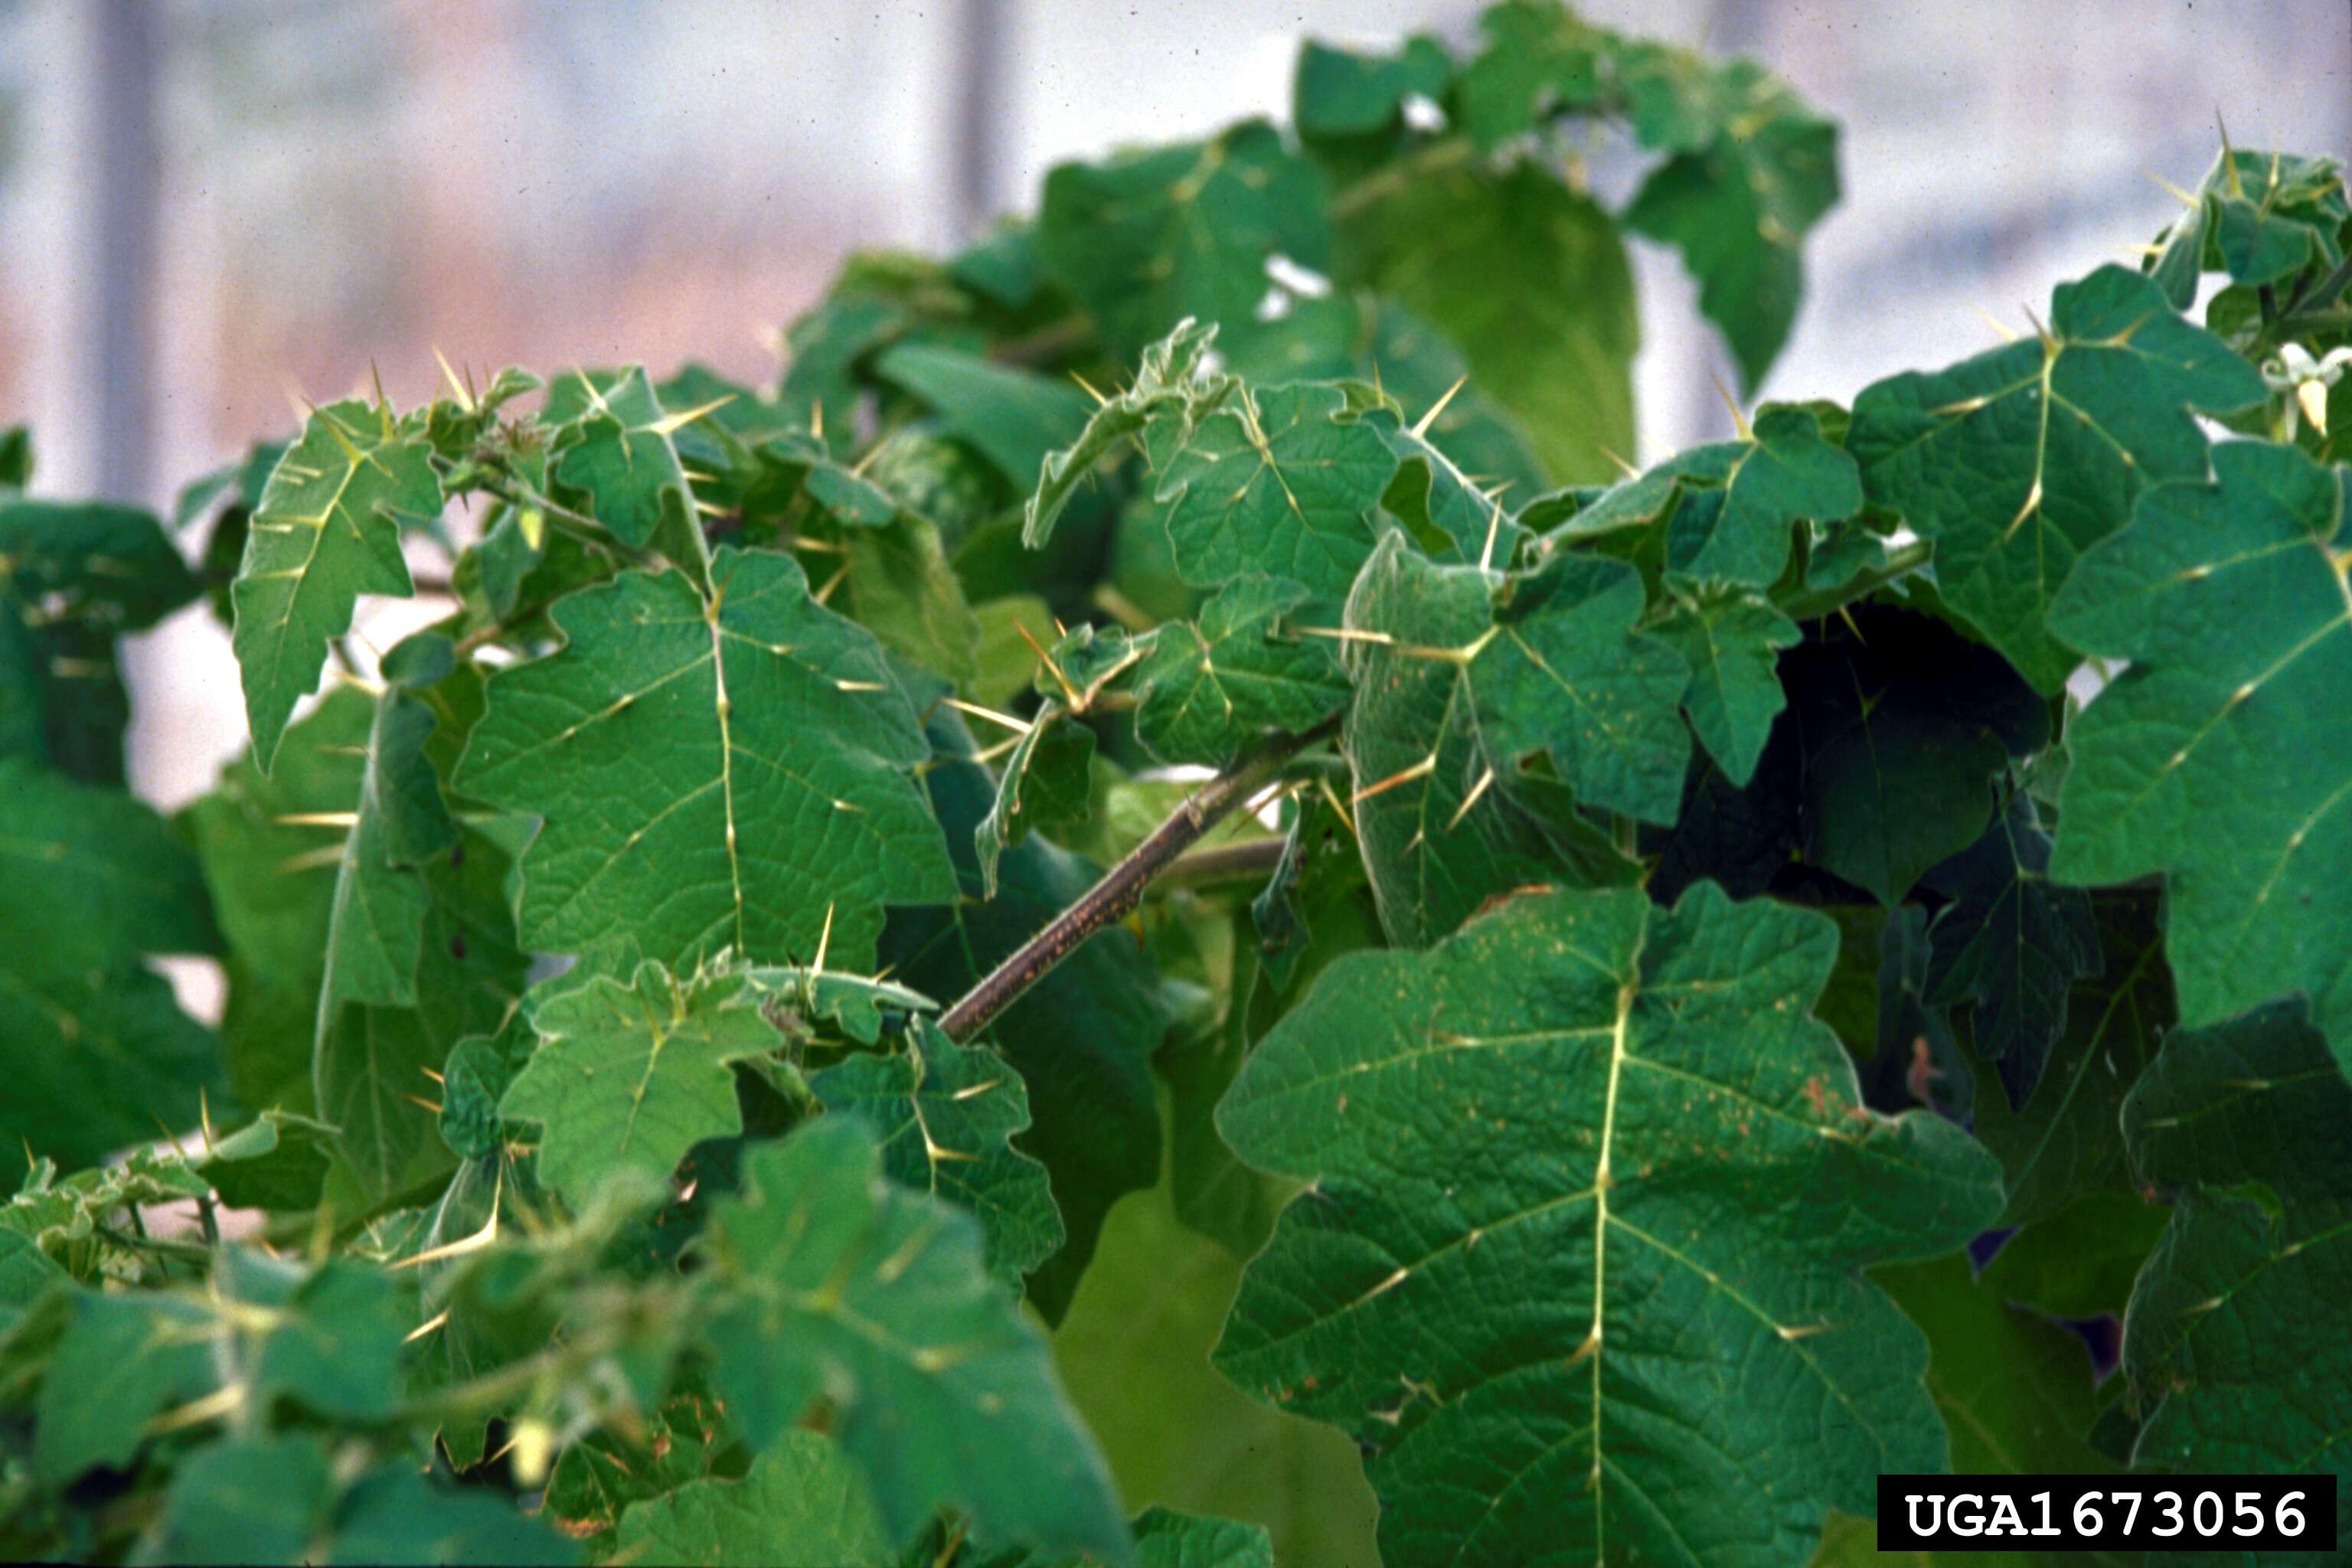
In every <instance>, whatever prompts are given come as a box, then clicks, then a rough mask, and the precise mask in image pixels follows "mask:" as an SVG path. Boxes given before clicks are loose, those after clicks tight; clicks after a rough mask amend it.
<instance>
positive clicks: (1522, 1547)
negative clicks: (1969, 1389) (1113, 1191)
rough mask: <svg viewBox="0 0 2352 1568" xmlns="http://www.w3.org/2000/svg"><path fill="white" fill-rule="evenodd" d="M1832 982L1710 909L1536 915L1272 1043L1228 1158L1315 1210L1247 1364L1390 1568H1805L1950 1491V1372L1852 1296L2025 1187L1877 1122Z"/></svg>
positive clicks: (1252, 1074)
mask: <svg viewBox="0 0 2352 1568" xmlns="http://www.w3.org/2000/svg"><path fill="white" fill-rule="evenodd" d="M1835 949H1836V936H1835V932H1834V930H1833V928H1832V926H1831V925H1830V923H1829V922H1828V921H1824V920H1822V919H1821V918H1820V917H1819V916H1817V915H1814V914H1811V913H1810V912H1808V911H1804V910H1794V909H1790V908H1787V907H1783V906H1779V905H1774V904H1769V903H1752V904H1746V905H1734V904H1733V903H1731V902H1730V901H1729V900H1727V899H1726V898H1725V897H1724V896H1723V894H1722V893H1721V892H1720V891H1719V890H1717V889H1713V888H1708V887H1700V888H1696V889H1692V890H1691V891H1690V892H1689V893H1688V894H1686V895H1685V897H1684V899H1683V900H1682V902H1681V903H1680V904H1679V905H1678V906H1677V907H1676V908H1675V910H1672V911H1671V912H1669V911H1666V910H1654V909H1653V908H1652V907H1651V906H1650V904H1649V901H1648V900H1647V898H1646V897H1644V896H1643V894H1642V893H1640V892H1638V891H1635V890H1631V889H1627V890H1621V891H1611V892H1590V893H1558V894H1551V895H1546V896H1540V897H1528V898H1522V899H1517V900H1512V901H1510V902H1509V903H1507V904H1505V905H1504V906H1503V907H1502V908H1501V909H1500V910H1498V911H1496V913H1494V914H1492V915H1490V916H1488V917H1487V918H1486V919H1484V920H1481V921H1475V922H1474V923H1472V924H1471V925H1470V926H1468V927H1467V928H1465V930H1464V931H1462V932H1461V933H1459V934H1458V935H1456V936H1455V937H1454V938H1453V939H1452V940H1450V941H1448V942H1444V943H1443V944H1441V945H1440V946H1439V947H1438V948H1436V949H1435V950H1434V951H1433V952H1427V953H1410V952H1380V953H1365V954H1360V955H1354V956H1351V957H1349V958H1345V959H1342V960H1341V961H1340V962H1339V963H1336V964H1334V965H1333V966H1332V968H1331V970H1330V971H1329V972H1328V973H1326V974H1325V975H1324V977H1323V978H1322V980H1321V981H1320V982H1319V983H1318V984H1317V986H1316V988H1315V991H1314V992H1313V994H1311V995H1310V996H1309V997H1308V999H1307V1003H1306V1004H1305V1005H1303V1006H1302V1007H1301V1008H1300V1009H1299V1011H1298V1012H1297V1013H1296V1014H1294V1015H1292V1016H1290V1017H1288V1018H1286V1019H1285V1020H1284V1022H1283V1023H1282V1024H1281V1025H1280V1026H1277V1027H1276V1029H1275V1031H1274V1032H1273V1033H1272V1034H1270V1035H1268V1036H1267V1037H1266V1038H1265V1040H1264V1041H1262V1042H1261V1043H1260V1045H1259V1047H1258V1048H1257V1052H1256V1054H1255V1056H1254V1057H1252V1058H1251V1059H1250V1063H1249V1066H1248V1067H1247V1068H1245V1069H1244V1072H1243V1074H1242V1077H1241V1079H1240V1080H1239V1082H1238V1083H1236V1085H1235V1086H1234V1091H1233V1093H1232V1094H1231V1095H1230V1096H1229V1097H1228V1098H1227V1100H1226V1101H1225V1104H1224V1107H1223V1113H1222V1115H1221V1116H1220V1118H1219V1121H1220V1124H1221V1126H1222V1127H1223V1131H1224V1132H1225V1135H1226V1137H1227V1139H1228V1140H1229V1141H1230V1142H1232V1143H1233V1144H1234V1148H1235V1149H1236V1150H1237V1151H1238V1152H1240V1153H1241V1155H1242V1157H1243V1158H1244V1159H1246V1160H1248V1161H1250V1162H1251V1163H1255V1164H1257V1165H1259V1166H1261V1167H1263V1168H1266V1169H1271V1170H1276V1171H1281V1172H1284V1173H1289V1174H1293V1175H1297V1176H1301V1177H1306V1178H1310V1179H1312V1180H1313V1182H1314V1183H1315V1188H1314V1195H1313V1196H1310V1197H1305V1198H1301V1199H1299V1200H1298V1201H1297V1202H1295V1203H1293V1204H1292V1205H1291V1206H1290V1207H1289V1208H1288V1209H1287V1210H1286V1211H1285V1213H1284V1215H1283V1217H1282V1221H1281V1223H1280V1224H1279V1225H1278V1226H1276V1232H1275V1238H1274V1240H1273V1241H1272V1242H1271V1243H1269V1244H1268V1247H1267V1248H1266V1250H1265V1253H1264V1254H1262V1255H1261V1256H1260V1257H1259V1258H1258V1259H1257V1261H1256V1262H1255V1263H1254V1264H1253V1265H1252V1266H1251V1268H1250V1271H1249V1273H1248V1275H1247V1276H1246V1277H1245V1278H1244V1281H1243V1287H1242V1295H1241V1299H1240V1300H1239V1301H1238V1302H1237V1303H1236V1305H1235V1307H1234V1317H1233V1321H1232V1322H1231V1323H1230V1324H1228V1326H1227V1328H1226V1331H1225V1337H1224V1341H1223V1343H1222V1344H1221V1345H1220V1346H1219V1348H1218V1354H1217V1361H1218V1364H1219V1365H1220V1367H1222V1368H1223V1370H1224V1371H1225V1372H1226V1373H1227V1374H1228V1375H1229V1376H1232V1377H1234V1379H1235V1380H1236V1381H1238V1382H1240V1383H1241V1384H1243V1385H1244V1387H1246V1388H1249V1389H1251V1390H1253V1391H1255V1392H1256V1393H1257V1394H1258V1395H1259V1397H1261V1398H1264V1399H1267V1400H1270V1401H1274V1402H1276V1403H1279V1404H1281V1405H1284V1406H1285V1407H1286V1408H1290V1409H1295V1410H1297V1411H1298V1412H1300V1413H1301V1414H1305V1415H1312V1416H1314V1417H1316V1418H1317V1419H1319V1420H1324V1421H1328V1422H1330V1423H1332V1424H1333V1425H1336V1426H1340V1427H1341V1428H1343V1429H1344V1430H1346V1431H1348V1432H1349V1434H1350V1435H1351V1436H1354V1437H1355V1438H1356V1439H1357V1440H1358V1441H1359V1442H1360V1443H1361V1444H1363V1445H1364V1446H1365V1447H1367V1449H1368V1450H1369V1451H1370V1453H1371V1455H1372V1458H1371V1459H1370V1465H1369V1469H1370V1475H1371V1479H1372V1486H1373V1489H1374V1490H1375V1491H1376V1492H1378V1493H1379V1494H1380V1495H1381V1510H1382V1511H1381V1555H1382V1558H1383V1560H1384V1561H1386V1562H1387V1563H1390V1564H1391V1568H1412V1565H1413V1564H1416V1563H1437V1562H1455V1561H1459V1560H1460V1559H1461V1557H1462V1556H1463V1555H1465V1554H1473V1555H1476V1556H1478V1557H1479V1558H1481V1559H1482V1560H1488V1559H1491V1560H1496V1561H1536V1560H1540V1559H1542V1558H1544V1557H1546V1556H1549V1555H1557V1554H1558V1553H1559V1552H1560V1551H1561V1550H1562V1549H1563V1548H1562V1542H1565V1541H1577V1542H1585V1543H1589V1545H1590V1548H1591V1552H1592V1554H1593V1556H1594V1558H1595V1559H1596V1560H1599V1559H1602V1558H1609V1559H1612V1560H1613V1559H1614V1558H1618V1557H1624V1558H1632V1557H1635V1556H1639V1557H1643V1558H1649V1557H1653V1556H1654V1557H1659V1558H1664V1559H1666V1560H1669V1561H1675V1562H1691V1563H1701V1562H1717V1561H1725V1560H1728V1559H1730V1558H1733V1557H1737V1556H1740V1555H1743V1554H1744V1555H1752V1556H1754V1557H1756V1558H1758V1559H1759V1560H1776V1559H1788V1558H1793V1557H1796V1556H1799V1555H1801V1554H1802V1553H1803V1552H1805V1551H1807V1550H1809V1549H1810V1547H1811V1543H1812V1541H1813V1538H1814V1535H1815V1534H1816V1532H1817V1531H1819V1529H1820V1525H1821V1519H1822V1513H1823V1512H1824V1511H1825V1510H1827V1509H1828V1508H1830V1507H1832V1506H1843V1508H1845V1509H1846V1510H1848V1511H1853V1512H1862V1511H1867V1510H1869V1509H1870V1508H1871V1507H1872V1506H1873V1505H1874V1481H1875V1478H1876V1476H1877V1474H1878V1473H1879V1472H1880V1471H1881V1470H1933V1469H1940V1468H1942V1466H1943V1463H1944V1460H1945V1458H1946V1447H1945V1438H1944V1432H1943V1428H1942V1426H1941V1424H1940V1423H1939V1422H1938V1420H1937V1415H1936V1412H1935V1410H1934V1407H1933V1406H1932V1405H1930V1403H1929V1400H1928V1395H1927V1389H1926V1388H1925V1387H1924V1386H1923V1385H1922V1384H1921V1382H1920V1376H1921V1373H1922V1372H1923V1371H1924V1370H1925V1365H1926V1360H1927V1357H1926V1346H1925V1344H1924V1342H1922V1340H1921V1339H1920V1337H1919V1336H1918V1334H1917V1333H1916V1331H1914V1330H1912V1329H1910V1328H1909V1327H1908V1326H1907V1325H1906V1323H1905V1322H1904V1321H1903V1319H1902V1317H1901V1315H1900V1314H1899V1313H1898V1312H1897V1311H1896V1310H1895V1307H1894V1305H1893V1304H1892V1303H1891V1302H1889V1301H1888V1300H1886V1298H1885V1296H1883V1295H1881V1294H1880V1293H1879V1292H1878V1291H1877V1290H1876V1289H1874V1288H1873V1287H1871V1286H1868V1285H1866V1284H1865V1283H1864V1281H1863V1279H1861V1276H1860V1273H1859V1271H1860V1269H1861V1268H1863V1267H1864V1266H1865V1265H1868V1264H1873V1263H1879V1262H1893V1261H1899V1260H1902V1259H1904V1258H1925V1257H1931V1256H1934V1255H1936V1254H1937V1253H1940V1252H1943V1251H1946V1250H1948V1249H1950V1248H1952V1247H1958V1245H1959V1244H1960V1243H1961V1242H1962V1241H1964V1240H1966V1239H1967V1238H1968V1237H1969V1236H1970V1235H1972V1234H1973V1233H1974V1232H1975V1231H1976V1230H1978V1229H1979V1228H1980V1227H1981V1226H1984V1225H1985V1224H1986V1223H1988V1222H1989V1221H1990V1219H1991V1217H1992V1215H1994V1213H1996V1212H1997V1210H1998V1209H1999V1206H2000V1184H1999V1176H1998V1171H1997V1168H1996V1167H1995V1166H1994V1164H1993V1163H1992V1161H1991V1160H1990V1158H1989V1157H1987V1156H1986V1155H1984V1154H1983V1153H1982V1152H1980V1151H1979V1150H1977V1149H1976V1148H1975V1146H1974V1145H1973V1144H1972V1143H1971V1142H1969V1139H1968V1138H1967V1137H1966V1135H1965V1134H1963V1133H1962V1132H1961V1131H1959V1130H1958V1128H1956V1127H1954V1126H1952V1125H1950V1124H1949V1123H1948V1122H1945V1121H1941V1120H1939V1119H1937V1118H1935V1117H1932V1116H1927V1115H1921V1114H1916V1113H1915V1114H1913V1115H1909V1116H1906V1117H1902V1118H1900V1119H1896V1120H1893V1121H1889V1120H1886V1119H1884V1118H1881V1117H1879V1116H1877V1115H1875V1114H1874V1113H1871V1112H1869V1111H1866V1110H1864V1109H1862V1107H1860V1106H1859V1105H1858V1104H1857V1103H1855V1099H1854V1096H1855V1085H1854V1080H1853V1069H1852V1068H1851V1067H1850V1066H1849V1064H1848V1061H1847V1058H1846V1056H1845V1052H1844V1050H1843V1047H1840V1046H1839V1044H1838V1043H1837V1040H1836V1039H1835V1037H1833V1036H1832V1035H1831V1033H1830V1032H1829V1031H1828V1029H1826V1028H1825V1027H1823V1026H1821V1025H1820V1024H1819V1023H1817V1022H1815V1021H1814V1020H1813V1019H1812V1018H1811V1016H1810V1009H1811V1004H1812V1001H1813V999H1814V997H1815V995H1816V994H1818V993H1819V992H1820V990H1821V987H1822V983H1823V982H1824V980H1826V978H1827V977H1828V975H1829V973H1830V968H1831V963H1832V957H1833V955H1834V952H1835ZM1669 1496H1671V1497H1672V1498H1673V1499H1675V1503H1674V1504H1673V1505H1672V1507H1671V1508H1670V1509H1668V1508H1666V1507H1665V1506H1664V1505H1663V1504H1662V1503H1661V1501H1660V1500H1662V1499H1664V1498H1666V1497H1669ZM1578 1550H1579V1551H1580V1552H1581V1551H1582V1550H1583V1547H1581V1546H1580V1547H1579V1548H1578Z"/></svg>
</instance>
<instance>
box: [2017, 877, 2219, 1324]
mask: <svg viewBox="0 0 2352 1568" xmlns="http://www.w3.org/2000/svg"><path fill="white" fill-rule="evenodd" d="M2094 918H2095V921H2096V922H2097V938H2098V951H2099V952H2100V953H2101V954H2102V955H2103V959H2104V963H2103V971H2102V973H2099V974H2098V975H2097V976H2096V977H2095V978H2094V979H2091V980H2088V981H2086V982H2084V983H2083V984H2078V985H2076V986H2075V987H2074V991H2073V992H2072V994H2071V995H2070V997H2069V999H2068V1005H2067V1010H2066V1020H2065V1023H2066V1026H2065V1032H2064V1033H2063V1034H2062V1035H2061V1036H2060V1037H2058V1042H2057V1046H2056V1048H2055V1049H2053V1051H2052V1052H2051V1055H2050V1061H2049V1066H2048V1068H2046V1070H2045V1071H2044V1073H2043V1079H2044V1082H2043V1083H2042V1088H2041V1089H2040V1090H2039V1091H2038V1092H2037V1093H2036V1094H2035V1095H2034V1097H2033V1098H2032V1100H2029V1101H2027V1102H2026V1103H2025V1104H2024V1105H2023V1106H2022V1107H2020V1108H2017V1109H2014V1110H2012V1109H2011V1106H2010V1103H2009V1101H2008V1100H2007V1099H2006V1098H2005V1097H2003V1096H2000V1095H1993V1094H1986V1095H1983V1096H1980V1097H1979V1099H1978V1100H1977V1106H1976V1134H1977V1137H1978V1139H1979V1141H1980V1142H1982V1143H1983V1144H1984V1146H1985V1147H1986V1148H1988V1149H1990V1150H1991V1151H1992V1152H1993V1153H1994V1154H1995V1155H1997V1156H1998V1157H1999V1158H2000V1163H2001V1170H2002V1173H2003V1174H2004V1176H2005V1178H2006V1184H2007V1185H2008V1188H2009V1207H2008V1209H2007V1210H2006V1211H2005V1212H2004V1213H2003V1214H2002V1215H2001V1223H2002V1224H2003V1225H2030V1224H2031V1223H2032V1222H2033V1221H2036V1220H2041V1219H2046V1218H2049V1217H2051V1216H2053V1215H2057V1214H2058V1213H2059V1212H2060V1211H2061V1210H2063V1209H2065V1208H2066V1207H2067V1206H2068V1205H2071V1204H2074V1202H2075V1201H2076V1200H2078V1199H2080V1198H2082V1197H2084V1196H2085V1195H2086V1194H2094V1193H2097V1192H2101V1191H2105V1190H2106V1189H2108V1188H2110V1187H2116V1186H2120V1185H2121V1184H2122V1182H2123V1173H2124V1145H2123V1134H2122V1132H2121V1131H2120V1129H2121V1126H2122V1123H2121V1121H2120V1115H2121V1111H2122V1109H2123V1102H2124V1096H2125V1095H2126V1094H2127V1093H2129V1092H2130V1090H2131V1087H2132V1085H2133V1084H2135V1083H2137V1082H2138V1081H2139V1075H2140V1069H2141V1068H2144V1067H2146V1066H2147V1063H2149V1062H2150V1061H2152V1060H2154V1059H2155V1058H2156V1050H2157V1046H2158V1042H2159V1041H2160V1040H2161V1039H2162V1038H2163V1037H2164V1035H2165V1034H2166V1032H2167V1031H2168V1030H2169V1029H2170V1028H2171V1027H2172V1026H2173V1023H2174V1021H2175V1016H2176V1015H2175V1011H2174V1008H2173V1003H2172V976H2171V974H2170V973H2169V972H2168V970H2167V969H2166V967H2165V963H2164V947H2163V940H2162V933H2161V931H2160V928H2159V927H2158V921H2157V900H2155V899H2154V898H2151V897H2147V896H2141V897H2137V898H2113V897H2103V898H2101V899H2100V900H2098V902H2097V905H2096V907H2095V911H2094ZM2135 1201H2137V1199H2135ZM2029 1234H2031V1233H2030V1232H2029ZM2012 1245H2014V1244H2012ZM2122 1304H2123V1301H2122V1298H2121V1297H2120V1296H2119V1297H2117V1298H2116V1300H2113V1301H2111V1302H2109V1303H2108V1305H2109V1306H2110V1307H2120V1306H2121V1305H2122ZM2078 1315H2079V1314H2078Z"/></svg>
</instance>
